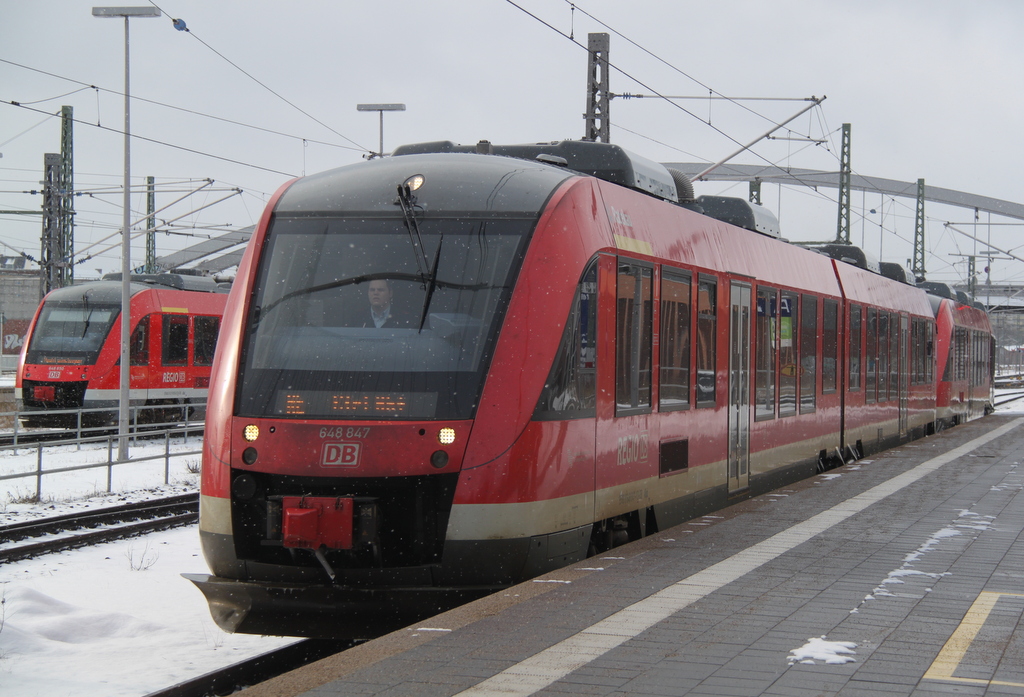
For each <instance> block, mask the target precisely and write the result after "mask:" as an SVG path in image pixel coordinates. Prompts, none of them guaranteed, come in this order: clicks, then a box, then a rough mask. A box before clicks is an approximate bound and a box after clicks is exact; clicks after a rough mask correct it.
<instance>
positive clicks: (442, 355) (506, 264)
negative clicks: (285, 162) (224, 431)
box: [237, 217, 534, 419]
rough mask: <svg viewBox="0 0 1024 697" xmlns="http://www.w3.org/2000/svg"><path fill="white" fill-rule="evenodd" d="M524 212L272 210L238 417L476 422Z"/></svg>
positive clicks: (527, 224) (526, 227) (525, 228)
mask: <svg viewBox="0 0 1024 697" xmlns="http://www.w3.org/2000/svg"><path fill="white" fill-rule="evenodd" d="M533 224H534V221H533V220H523V219H489V220H473V219H465V218H460V219H457V220H438V219H433V220H430V219H427V220H421V221H420V222H419V224H418V227H419V233H420V234H419V235H418V236H417V235H416V234H412V233H411V231H410V228H408V227H407V225H406V223H405V222H404V221H403V220H402V219H392V218H389V219H380V218H378V219H373V218H347V219H346V218H330V219H325V218H280V217H279V218H277V219H276V220H275V222H274V224H273V226H272V227H271V229H270V231H269V233H268V238H267V242H266V244H267V248H266V249H265V250H264V252H263V259H262V262H261V267H260V270H259V272H258V281H257V284H258V285H257V289H256V294H255V297H254V299H253V304H252V309H251V313H250V316H249V319H248V331H247V333H246V335H245V339H244V341H245V353H244V356H245V358H244V362H243V365H242V374H241V376H240V378H241V379H240V384H239V393H238V401H237V404H238V414H239V415H241V416H273V417H294V418H325V419H339V418H340V419H403V418H404V419H465V418H469V417H471V416H472V413H473V410H474V408H475V405H476V401H477V397H478V396H479V392H480V387H481V384H482V381H483V375H484V371H485V370H486V366H487V363H488V359H489V356H490V352H491V349H492V346H493V343H494V341H495V338H496V337H495V335H496V333H497V327H498V324H499V323H500V321H501V317H502V315H503V310H504V308H505V307H506V306H507V304H508V298H509V294H510V292H511V287H512V283H513V281H514V278H515V274H516V272H517V270H518V267H519V262H520V259H521V256H522V250H523V245H524V244H525V240H526V237H527V235H528V233H529V231H530V230H531V229H532V227H533Z"/></svg>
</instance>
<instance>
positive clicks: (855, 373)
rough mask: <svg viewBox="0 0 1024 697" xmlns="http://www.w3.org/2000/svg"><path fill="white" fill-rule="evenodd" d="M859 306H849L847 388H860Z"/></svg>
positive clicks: (852, 389) (853, 389) (854, 389)
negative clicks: (848, 377)
mask: <svg viewBox="0 0 1024 697" xmlns="http://www.w3.org/2000/svg"><path fill="white" fill-rule="evenodd" d="M861 309H862V308H861V306H860V305H851V306H850V379H849V381H848V385H847V387H848V389H849V390H851V391H856V390H859V389H860V365H861V358H860V344H861V341H860V339H861V322H860V320H861Z"/></svg>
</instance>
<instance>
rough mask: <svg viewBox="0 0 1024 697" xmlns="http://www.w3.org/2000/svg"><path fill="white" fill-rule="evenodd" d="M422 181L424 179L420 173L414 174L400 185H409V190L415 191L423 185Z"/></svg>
mask: <svg viewBox="0 0 1024 697" xmlns="http://www.w3.org/2000/svg"><path fill="white" fill-rule="evenodd" d="M424 181H426V180H425V179H424V178H423V175H422V174H414V175H412V176H411V177H409V178H408V179H406V180H405V181H404V182H402V186H407V187H409V191H416V190H417V189H419V188H420V187H421V186H423V182H424Z"/></svg>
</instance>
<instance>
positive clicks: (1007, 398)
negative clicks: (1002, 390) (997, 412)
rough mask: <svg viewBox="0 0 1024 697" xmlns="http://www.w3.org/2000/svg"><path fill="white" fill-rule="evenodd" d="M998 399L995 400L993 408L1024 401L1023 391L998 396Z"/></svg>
mask: <svg viewBox="0 0 1024 697" xmlns="http://www.w3.org/2000/svg"><path fill="white" fill-rule="evenodd" d="M999 397H1000V399H997V400H996V403H995V406H997V407H1001V406H1002V405H1004V404H1009V403H1010V402H1016V401H1017V400H1018V399H1024V391H1021V392H1012V393H1008V394H1002V395H999Z"/></svg>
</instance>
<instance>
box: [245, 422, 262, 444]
mask: <svg viewBox="0 0 1024 697" xmlns="http://www.w3.org/2000/svg"><path fill="white" fill-rule="evenodd" d="M259 437H260V427H259V426H257V425H256V424H249V425H248V426H246V427H245V430H244V431H242V438H245V440H246V442H248V443H252V442H253V441H254V440H256V439H257V438H259Z"/></svg>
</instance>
